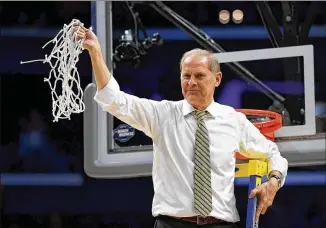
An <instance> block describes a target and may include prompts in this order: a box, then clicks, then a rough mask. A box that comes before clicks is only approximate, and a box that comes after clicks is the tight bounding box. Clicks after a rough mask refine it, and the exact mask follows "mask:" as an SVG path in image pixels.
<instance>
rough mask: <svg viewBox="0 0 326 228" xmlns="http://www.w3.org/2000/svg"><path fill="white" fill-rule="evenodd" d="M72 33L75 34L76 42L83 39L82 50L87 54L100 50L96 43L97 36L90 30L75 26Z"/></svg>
mask: <svg viewBox="0 0 326 228" xmlns="http://www.w3.org/2000/svg"><path fill="white" fill-rule="evenodd" d="M74 32H76V33H77V40H80V39H85V40H84V42H83V48H85V49H86V50H88V51H89V52H91V51H94V50H99V49H100V44H99V42H98V39H97V36H96V35H95V34H94V33H93V31H92V30H91V29H87V28H85V27H84V26H81V25H75V26H74Z"/></svg>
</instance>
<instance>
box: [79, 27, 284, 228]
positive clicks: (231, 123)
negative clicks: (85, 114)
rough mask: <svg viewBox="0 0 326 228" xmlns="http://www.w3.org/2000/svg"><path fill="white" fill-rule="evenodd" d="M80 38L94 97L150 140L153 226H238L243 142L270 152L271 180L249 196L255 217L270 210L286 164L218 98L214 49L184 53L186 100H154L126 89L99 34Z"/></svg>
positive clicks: (82, 33)
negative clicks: (237, 179) (238, 155)
mask: <svg viewBox="0 0 326 228" xmlns="http://www.w3.org/2000/svg"><path fill="white" fill-rule="evenodd" d="M78 35H79V37H80V38H85V41H84V43H83V45H84V47H85V49H87V50H88V51H89V54H90V57H91V62H92V67H93V71H94V75H95V80H96V84H97V93H96V95H95V98H94V99H95V100H96V102H97V103H98V104H99V105H100V106H101V107H102V109H103V110H104V111H107V112H109V113H111V114H112V115H114V116H115V117H117V118H119V119H120V120H122V121H123V122H125V123H127V124H129V125H130V126H132V127H134V128H136V129H138V130H141V131H143V132H145V133H146V135H148V136H149V137H151V138H152V140H153V148H154V151H153V153H154V160H153V173H152V175H153V184H154V192H155V194H154V199H153V205H152V214H153V216H155V217H157V222H156V224H155V228H192V227H193V228H195V227H200V226H201V225H204V226H205V227H206V228H208V227H210V228H218V227H224V228H226V227H229V228H233V227H237V222H238V221H239V220H240V218H239V215H238V212H237V209H236V200H235V196H234V170H235V158H234V152H235V151H238V150H239V145H240V144H241V143H242V144H244V145H245V146H246V147H250V148H252V149H254V150H258V151H264V152H265V153H266V154H267V156H268V157H269V160H270V168H271V169H270V172H269V174H270V175H269V177H270V178H269V180H268V181H267V182H266V183H264V184H262V185H260V186H259V187H257V188H256V189H254V190H253V192H252V193H251V194H250V196H249V197H254V196H255V195H257V196H258V197H259V202H260V203H259V207H258V209H257V215H256V219H257V220H258V218H259V215H260V214H264V213H265V212H266V210H267V208H268V207H269V206H270V205H271V204H272V202H273V199H274V197H275V195H276V192H277V191H278V189H279V188H280V187H281V186H282V185H283V184H284V180H285V177H286V173H287V168H288V163H287V161H286V159H284V158H283V157H282V156H281V155H280V152H279V151H278V148H277V146H276V144H274V143H273V142H271V141H269V140H267V139H266V138H265V137H264V136H263V135H262V134H261V133H260V132H259V130H258V129H257V128H256V127H255V126H254V125H253V124H252V123H251V122H250V121H248V120H247V119H246V117H245V115H243V114H242V113H239V112H236V111H235V110H234V109H233V108H231V107H228V106H225V105H222V104H218V103H216V102H214V91H215V88H216V87H218V86H219V85H220V83H221V80H222V73H221V72H220V67H219V63H218V60H217V59H216V58H215V57H214V55H213V54H212V53H210V52H208V51H206V50H201V49H194V50H191V51H189V52H187V53H185V54H184V56H183V57H182V59H181V63H180V70H181V88H182V94H183V96H184V100H181V101H161V102H157V101H152V100H148V99H141V98H138V97H136V96H132V95H129V94H127V93H124V92H123V91H121V90H120V88H119V85H118V83H117V81H116V80H115V78H114V77H113V76H112V74H111V73H110V72H109V70H108V68H107V66H106V64H105V62H104V60H103V57H102V53H101V48H100V45H99V42H98V39H97V37H96V35H95V34H94V33H93V32H92V31H90V30H87V29H85V28H83V29H82V30H81V31H79V32H78Z"/></svg>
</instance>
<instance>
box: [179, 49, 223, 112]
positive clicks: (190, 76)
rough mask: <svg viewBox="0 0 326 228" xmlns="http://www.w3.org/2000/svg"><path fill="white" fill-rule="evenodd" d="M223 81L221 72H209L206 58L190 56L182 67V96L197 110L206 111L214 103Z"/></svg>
mask: <svg viewBox="0 0 326 228" xmlns="http://www.w3.org/2000/svg"><path fill="white" fill-rule="evenodd" d="M221 79H222V74H221V72H218V73H215V74H213V73H212V72H211V71H210V70H209V67H208V58H207V57H204V56H195V55H193V56H188V57H187V58H186V59H185V61H184V62H183V64H182V66H181V87H182V94H183V96H184V98H185V99H186V100H187V101H188V102H189V104H191V105H192V106H194V107H195V108H196V109H205V108H206V107H207V106H208V105H209V104H210V103H211V102H212V100H213V96H214V90H215V88H216V87H217V86H218V85H219V84H220V81H221Z"/></svg>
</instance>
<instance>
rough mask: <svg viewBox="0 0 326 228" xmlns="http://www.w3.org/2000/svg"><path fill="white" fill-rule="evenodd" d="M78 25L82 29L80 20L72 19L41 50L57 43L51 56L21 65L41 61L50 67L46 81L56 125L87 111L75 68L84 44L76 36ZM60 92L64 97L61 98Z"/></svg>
mask: <svg viewBox="0 0 326 228" xmlns="http://www.w3.org/2000/svg"><path fill="white" fill-rule="evenodd" d="M75 25H80V26H83V24H82V23H81V22H80V21H79V20H76V19H73V20H72V21H71V23H70V24H69V25H66V24H65V25H64V26H63V28H62V29H61V30H60V31H59V32H58V34H57V35H56V36H55V37H54V38H53V39H52V40H50V41H49V42H48V43H46V44H45V45H44V46H43V47H42V48H43V49H44V48H45V47H46V46H47V45H48V44H50V43H54V47H53V48H52V51H51V53H50V54H49V55H45V59H38V60H31V61H25V62H21V64H24V63H31V62H37V61H42V62H43V63H48V64H49V65H50V67H51V70H50V73H49V77H48V78H45V79H44V81H45V82H48V83H49V85H50V89H51V96H52V115H53V117H54V120H53V121H54V122H58V121H59V119H69V120H70V116H71V114H72V113H81V112H83V111H84V110H85V104H84V103H83V90H82V88H81V86H80V77H79V73H78V70H77V68H76V64H77V62H78V61H79V54H80V53H81V52H82V51H83V47H82V43H83V40H78V41H77V35H76V32H74V27H75ZM79 28H80V27H78V29H79ZM78 29H77V31H78ZM59 91H60V92H61V93H60V94H59V95H58V94H57V92H58V93H59Z"/></svg>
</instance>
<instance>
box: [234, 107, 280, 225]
mask: <svg viewBox="0 0 326 228" xmlns="http://www.w3.org/2000/svg"><path fill="white" fill-rule="evenodd" d="M237 111H238V112H242V113H243V114H245V115H246V116H247V118H248V119H249V120H250V121H251V122H252V123H253V124H254V126H256V127H257V128H258V129H259V130H260V132H261V133H262V134H263V135H264V136H265V137H266V138H267V139H269V140H271V141H274V132H275V131H276V130H278V129H279V128H281V127H282V117H281V115H280V114H278V113H275V112H271V111H264V110H255V109H237ZM235 157H236V159H239V160H245V161H248V162H247V163H244V164H236V169H235V178H239V177H249V185H248V196H249V194H250V193H251V191H252V190H253V189H255V188H256V187H257V186H259V185H260V184H261V183H262V178H263V177H264V176H266V175H268V157H267V156H266V154H265V153H262V152H258V151H254V150H252V149H250V148H246V147H245V145H244V144H241V145H240V151H238V152H236V153H235ZM257 201H258V199H257V197H256V196H255V197H254V198H248V204H247V216H246V228H258V222H257V223H256V221H255V214H256V208H257Z"/></svg>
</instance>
